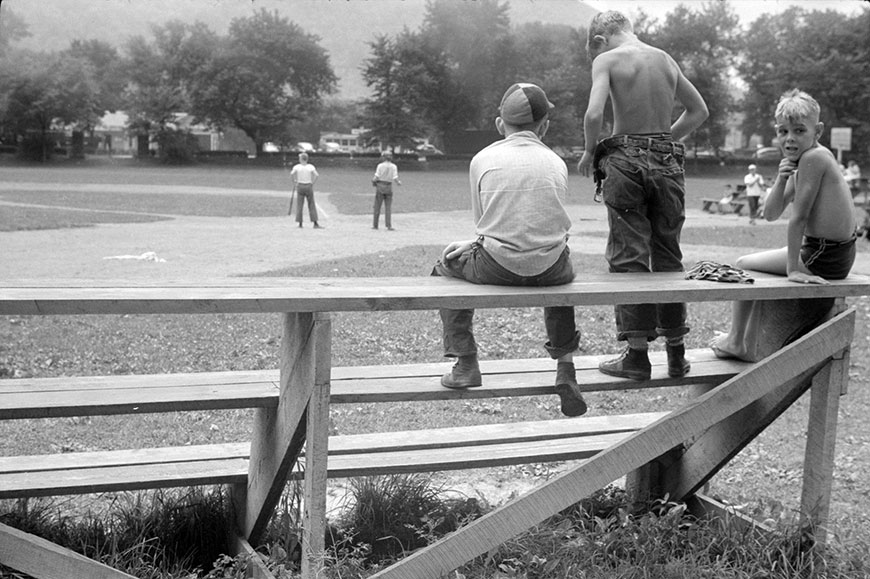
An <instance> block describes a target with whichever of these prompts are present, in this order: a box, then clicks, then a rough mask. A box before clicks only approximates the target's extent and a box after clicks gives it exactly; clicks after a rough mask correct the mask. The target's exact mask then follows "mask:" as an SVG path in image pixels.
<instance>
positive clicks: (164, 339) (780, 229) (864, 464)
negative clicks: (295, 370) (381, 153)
mask: <svg viewBox="0 0 870 579" xmlns="http://www.w3.org/2000/svg"><path fill="white" fill-rule="evenodd" d="M400 170H401V167H400ZM322 173H323V177H322V180H321V181H320V182H319V184H318V185H319V186H318V189H319V190H321V191H328V192H330V194H331V195H330V201H331V202H332V203H333V204H334V205H335V206H336V208H337V209H338V210H339V211H341V212H342V213H360V214H362V213H367V212H368V211H369V210H370V200H371V199H370V195H371V191H370V188H371V187H370V185H369V183H368V179H369V178H370V176H369V175H368V172H367V171H363V170H352V169H338V168H333V169H330V170H329V171H326V170H322ZM739 177H740V174H736V175H718V176H712V177H704V176H691V175H690V177H689V178H688V193H687V206H689V207H695V208H697V207H699V206H700V198H701V197H706V196H710V195H718V192H720V191H722V189H723V187H724V184H726V183H735V182H737V180H738V178H739ZM402 180H403V182H404V183H405V184H404V185H403V187H402V188H401V189H400V190H399V191H400V192H401V197H397V202H396V203H395V205H394V210H395V211H396V212H397V213H401V212H410V211H414V212H418V211H441V210H454V209H467V208H468V201H467V183H466V177H465V174H464V173H462V172H460V171H456V172H423V171H410V170H408V171H404V172H403V174H402ZM0 183H2V184H3V186H4V188H3V189H2V190H0V202H5V203H14V204H15V205H0V231H7V232H8V231H12V232H14V231H18V230H24V229H34V228H40V229H58V230H59V233H58V239H59V240H61V241H62V229H63V228H68V227H87V226H96V225H98V224H100V223H105V222H135V221H145V220H152V219H172V218H173V216H176V215H179V216H180V215H208V216H215V217H227V218H232V217H234V216H242V215H244V216H258V215H263V216H266V215H275V214H281V212H283V211H285V210H286V209H285V207H286V198H285V197H283V196H282V194H281V192H282V191H284V189H285V184H286V179H285V175H283V173H282V171H281V170H280V169H263V168H260V169H241V168H207V169H203V168H178V169H167V168H164V167H136V166H117V165H111V164H101V165H99V166H97V165H87V166H82V167H63V168H58V167H55V168H49V169H47V170H43V169H42V168H20V167H4V168H3V173H2V174H0ZM15 183H21V184H22V185H21V186H20V187H18V188H16V186H15ZM33 183H46V184H47V185H46V190H40V189H39V187H33V186H32V184H33ZM571 183H572V194H571V199H569V200H568V202H569V203H581V204H591V203H592V201H591V197H592V195H591V192H592V189H591V183H589V182H588V181H586V180H583V179H581V178H580V177H578V176H576V175H572V181H571ZM25 184H27V185H26V186H25ZM57 184H66V185H67V186H71V185H74V186H75V187H76V188H77V190H76V191H74V192H63V191H62V192H58V191H52V190H48V189H49V187H48V186H49V185H57ZM161 184H163V185H174V186H179V185H183V186H190V187H215V188H222V189H225V190H227V191H224V192H222V194H219V195H211V196H209V198H208V199H209V202H208V203H203V202H202V199H203V198H202V195H200V194H198V193H196V192H194V191H192V192H191V193H171V194H170V193H157V192H152V193H149V192H147V191H145V192H140V193H136V194H132V193H123V192H121V190H122V189H125V188H130V187H132V186H134V185H141V186H158V187H159V185H161ZM97 185H99V187H97ZM113 186H117V188H118V190H119V192H113V191H112V187H113ZM233 189H239V190H240V191H239V194H238V195H236V194H234V193H233V191H232V190H233ZM242 189H247V190H250V189H254V190H258V191H260V193H259V194H251V193H245V192H243V191H241V190H242ZM784 236H785V229H784V226H767V227H758V228H754V229H753V228H750V227H749V226H748V225H746V226H741V227H727V228H726V227H722V228H717V227H705V228H703V229H702V228H695V227H691V225H688V226H687V228H686V230H685V231H684V238H683V243H684V244H693V245H694V244H697V245H704V244H717V245H731V246H734V247H738V246H741V245H743V246H752V247H774V246H781V245H783V242H784ZM861 244H862V246H861V251H862V252H868V251H870V249H868V245H870V244H868V243H867V242H866V241H864V240H862V241H861ZM439 250H440V247H430V246H411V247H406V248H403V249H401V250H398V251H395V252H389V253H386V254H384V252H377V253H373V254H370V255H367V256H363V257H355V258H348V259H338V260H328V261H323V262H320V263H317V264H314V265H312V266H306V267H304V268H292V269H283V270H279V271H268V272H263V273H262V275H282V276H283V275H291V276H334V275H348V272H352V273H353V275H358V276H366V275H407V274H411V273H412V274H415V275H416V274H419V272H420V271H426V270H427V268H428V267H430V266H431V263H432V259H433V256H434V255H437V253H438V251H439ZM574 259H575V261H576V264H575V265H576V266H577V269H578V271H603V270H604V267H605V265H604V263H603V260H602V259H601V257H600V256H589V255H582V254H577V255H575V256H574ZM7 273H8V272H7ZM852 305H854V306H855V307H856V308H857V310H858V327H857V332H856V337H855V341H854V347H853V349H852V352H851V367H850V378H851V385H850V392H849V393H848V395H847V396H846V397H845V398H844V399H843V402H842V406H841V414H840V421H841V422H840V424H841V428H840V433H839V437H838V441H837V461H836V462H837V464H836V472H835V488H834V497H833V511H832V517H833V530H834V531H835V533H837V536H838V537H839V538H840V539H842V540H844V541H847V542H849V541H854V540H857V539H861V540H866V539H867V537H870V481H868V479H867V477H866V471H867V468H868V466H870V444H868V443H870V433H868V431H867V428H866V418H865V417H866V416H867V415H868V413H870V376H868V375H870V372H868V359H870V333H868V321H870V299H868V298H867V297H864V298H860V299H855V300H852ZM689 311H690V320H689V322H690V325H691V326H692V328H693V330H692V333H691V334H690V336H689V346H690V347H704V346H705V345H706V344H707V343H708V342H709V341H710V340H711V339H712V337H713V335H714V332H715V331H717V330H719V331H721V330H726V329H727V324H728V319H729V318H728V316H729V312H730V306H729V304H718V303H713V304H696V305H692V306H691V307H690V310H689ZM576 315H577V321H578V327H579V328H581V330H582V332H583V337H582V341H581V349H582V350H583V351H584V352H586V353H591V354H598V353H610V352H616V351H617V350H618V348H619V345H618V344H617V343H616V342H615V340H614V339H613V332H614V328H613V315H612V310H611V308H584V309H578V310H577V313H576ZM333 326H334V332H335V336H334V341H333V356H334V359H335V364H336V365H362V364H385V363H395V362H417V361H440V360H441V356H440V351H441V350H440V321H439V319H438V316H437V313H436V312H408V313H390V312H383V313H365V314H340V315H337V316H335V319H334V322H333ZM279 331H280V328H279V320H278V319H277V318H276V317H275V316H267V315H210V316H172V315H155V316H82V317H73V316H68V317H10V316H5V317H0V378H2V379H13V378H16V377H27V376H36V377H39V376H64V375H101V374H102V375H110V374H127V373H160V372H193V371H213V370H236V369H254V368H274V367H277V364H278V359H277V350H278V344H279V341H280V337H279ZM476 333H477V334H478V336H479V337H480V341H481V345H482V348H483V350H482V352H481V354H482V357H485V358H506V357H539V356H542V355H544V353H543V350H542V348H541V342H542V339H543V323H542V319H541V313H540V311H538V310H535V309H514V310H487V311H486V312H481V313H480V315H479V316H478V317H477V319H476ZM657 347H661V345H660V344H659V345H657ZM685 400H686V395H685V393H684V392H681V391H677V390H672V389H657V390H646V391H643V392H633V393H619V392H614V393H596V394H591V395H590V396H589V400H588V401H589V403H590V408H591V409H590V414H591V415H596V414H612V413H622V412H628V411H632V410H637V411H654V410H668V409H672V408H675V407H677V406H678V405H680V404H682V403H684V402H685ZM807 407H808V400H807V399H802V400H801V401H799V402H798V403H797V404H796V405H795V406H794V407H793V408H792V409H790V410H789V411H788V412H786V413H785V415H784V416H783V417H782V418H781V419H779V420H778V421H777V422H776V423H775V424H774V425H773V427H771V428H770V429H768V431H766V432H765V433H764V434H762V436H760V437H759V439H758V440H757V441H756V442H754V443H753V444H752V445H750V447H748V448H747V449H746V450H745V451H743V452H742V453H740V454H739V455H738V456H737V457H736V458H735V459H734V461H733V462H732V463H731V465H729V466H728V467H727V468H726V469H724V470H723V471H722V472H721V473H720V474H719V475H717V476H716V478H715V479H714V481H713V482H712V484H711V485H710V488H709V489H708V492H709V493H710V494H713V495H715V496H718V497H720V498H722V499H724V500H727V501H728V502H730V503H732V504H734V505H738V506H739V507H740V508H741V509H742V510H743V511H745V512H747V513H749V514H752V515H755V516H758V517H760V518H763V519H766V520H768V521H769V522H787V521H790V520H791V518H792V516H793V515H794V509H795V507H796V506H797V504H798V501H799V497H800V480H801V477H802V457H803V440H804V432H805V430H806V420H807ZM332 413H333V416H332V419H333V423H334V433H341V434H349V433H355V432H364V431H371V430H374V429H375V428H377V429H380V430H400V429H408V428H415V427H432V426H438V425H446V424H459V423H464V424H475V423H487V422H505V421H516V420H534V419H556V418H558V417H559V416H560V413H559V407H558V399H557V398H556V397H555V396H554V397H553V398H552V399H545V398H535V399H503V400H492V401H480V402H477V401H475V402H439V403H427V404H425V405H423V404H411V403H408V404H401V405H396V404H391V405H360V406H357V407H347V408H338V409H333V411H332ZM250 424H251V421H250V416H249V414H248V413H247V412H244V411H232V412H201V413H169V414H160V415H150V416H148V415H143V416H124V417H93V418H83V419H51V420H26V421H16V422H7V423H3V424H0V454H5V455H11V454H37V453H46V452H61V451H67V452H75V451H86V450H97V449H113V448H138V447H145V446H160V445H176V444H201V443H209V442H223V441H241V440H247V439H248V438H249V436H250ZM375 425H376V426H375ZM107 433H111V435H110V436H107ZM560 468H561V465H549V464H547V465H527V466H523V467H512V468H504V469H493V470H492V471H488V472H486V473H483V474H484V475H485V476H489V477H493V478H494V479H497V480H503V481H507V480H510V479H516V478H525V479H529V478H532V479H540V480H543V479H546V478H547V477H549V476H551V475H552V474H553V473H555V472H558V470H559V469H560ZM468 476H481V473H468ZM445 480H449V479H445Z"/></svg>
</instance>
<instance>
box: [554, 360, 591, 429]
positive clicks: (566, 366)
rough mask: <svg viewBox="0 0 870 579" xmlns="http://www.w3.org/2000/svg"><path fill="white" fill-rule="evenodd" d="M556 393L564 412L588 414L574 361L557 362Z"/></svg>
mask: <svg viewBox="0 0 870 579" xmlns="http://www.w3.org/2000/svg"><path fill="white" fill-rule="evenodd" d="M556 394H558V395H559V399H560V400H561V401H562V414H564V415H565V416H581V415H583V414H586V401H584V400H583V394H582V393H581V392H580V386H578V385H577V373H576V371H575V370H574V363H573V362H559V363H558V364H556Z"/></svg>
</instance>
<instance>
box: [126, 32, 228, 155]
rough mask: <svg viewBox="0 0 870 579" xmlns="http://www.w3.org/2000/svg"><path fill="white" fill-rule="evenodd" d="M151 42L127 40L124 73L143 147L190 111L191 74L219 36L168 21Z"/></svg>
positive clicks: (132, 124) (129, 110) (202, 65)
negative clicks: (181, 114)
mask: <svg viewBox="0 0 870 579" xmlns="http://www.w3.org/2000/svg"><path fill="white" fill-rule="evenodd" d="M152 32H153V35H154V39H153V41H151V42H149V41H147V40H146V39H145V38H143V37H141V36H136V37H133V38H131V39H130V40H129V41H128V42H127V46H126V51H127V58H126V59H125V61H124V71H123V76H124V78H126V79H127V81H128V82H127V87H126V90H125V92H124V97H123V106H124V109H125V111H126V112H127V114H128V116H129V119H130V121H129V126H130V128H131V129H132V130H134V131H135V132H137V133H138V135H139V146H140V151H144V150H146V149H147V144H148V139H149V137H155V136H157V135H158V134H160V133H161V132H163V131H166V130H167V128H168V127H170V125H171V124H172V123H173V122H174V120H175V118H176V114H177V113H180V112H186V111H189V110H190V107H191V103H192V101H193V98H192V93H193V91H194V90H195V87H194V86H193V84H192V79H193V78H195V76H196V75H197V74H198V73H199V71H201V70H203V69H204V68H205V67H206V66H207V65H208V63H209V61H210V60H211V58H212V57H213V55H214V53H215V52H216V51H217V47H218V46H219V42H220V41H219V38H218V37H217V36H216V35H215V34H214V33H213V32H212V31H211V30H210V29H209V28H208V27H206V26H205V25H204V24H202V23H195V24H186V23H184V22H179V21H170V22H168V23H166V24H164V25H162V26H155V27H153V28H152Z"/></svg>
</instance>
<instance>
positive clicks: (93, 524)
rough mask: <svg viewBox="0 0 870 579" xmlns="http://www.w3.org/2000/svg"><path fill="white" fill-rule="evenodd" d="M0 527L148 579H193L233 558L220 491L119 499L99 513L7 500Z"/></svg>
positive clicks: (43, 501) (143, 494) (228, 521)
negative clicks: (220, 560)
mask: <svg viewBox="0 0 870 579" xmlns="http://www.w3.org/2000/svg"><path fill="white" fill-rule="evenodd" d="M0 522H2V523H4V524H6V525H9V526H11V527H14V528H17V529H19V530H21V531H24V532H27V533H31V534H33V535H37V536H39V537H43V538H45V539H47V540H49V541H52V542H53V543H56V544H59V545H62V546H64V547H66V548H68V549H71V550H73V551H76V552H78V553H81V554H82V555H85V556H86V557H89V558H91V559H94V560H96V561H100V562H101V563H105V564H106V565H109V566H111V567H114V568H116V569H119V570H121V571H125V572H126V573H129V574H131V575H134V576H136V577H140V578H143V579H158V578H159V579H165V578H167V577H173V576H177V577H189V576H190V572H191V570H195V569H211V568H212V566H213V562H214V561H215V560H216V559H218V558H219V557H220V556H221V554H222V553H227V552H229V545H228V534H227V529H229V528H231V524H232V519H231V509H230V501H229V497H228V496H227V494H226V493H225V492H224V491H223V490H222V489H221V488H217V487H216V488H206V487H193V488H188V489H175V490H168V491H167V490H157V491H149V492H138V493H121V494H118V495H116V496H114V497H113V498H112V499H111V500H110V501H109V503H108V504H107V505H104V506H101V508H100V509H99V512H95V511H93V510H87V511H86V512H84V513H83V514H81V515H80V516H77V517H72V516H69V515H65V514H63V511H62V510H61V508H60V507H59V506H58V503H57V502H56V501H53V500H51V499H19V500H16V501H6V502H5V503H4V505H3V506H2V508H0Z"/></svg>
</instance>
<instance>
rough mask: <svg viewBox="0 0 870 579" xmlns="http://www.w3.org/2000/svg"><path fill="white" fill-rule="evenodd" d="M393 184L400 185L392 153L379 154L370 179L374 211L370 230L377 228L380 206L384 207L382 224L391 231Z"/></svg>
mask: <svg viewBox="0 0 870 579" xmlns="http://www.w3.org/2000/svg"><path fill="white" fill-rule="evenodd" d="M393 182H395V183H396V184H397V185H401V184H402V182H401V181H399V169H398V168H397V167H396V164H395V163H393V153H392V152H390V151H384V152H383V153H381V162H380V163H378V167H377V169H375V176H374V177H372V185H374V186H375V209H374V219H373V221H372V229H377V228H378V221H380V218H381V205H383V206H384V224H385V225H386V226H387V230H389V231H393Z"/></svg>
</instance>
